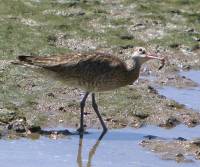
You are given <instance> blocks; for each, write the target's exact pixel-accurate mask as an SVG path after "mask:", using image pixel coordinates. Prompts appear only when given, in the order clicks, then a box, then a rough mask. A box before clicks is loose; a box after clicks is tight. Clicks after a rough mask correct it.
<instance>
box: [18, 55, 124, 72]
mask: <svg viewBox="0 0 200 167" xmlns="http://www.w3.org/2000/svg"><path fill="white" fill-rule="evenodd" d="M18 59H19V60H20V61H21V62H25V63H27V64H31V65H36V66H40V67H47V68H51V67H55V66H62V65H65V66H66V65H69V66H71V65H76V64H78V63H80V62H88V63H90V62H91V63H92V62H99V63H101V62H107V63H109V64H110V65H111V66H124V63H123V62H122V60H121V59H119V58H118V57H115V56H112V55H110V54H105V53H97V52H93V53H76V54H75V53H74V54H66V55H52V56H46V57H41V56H37V57H36V56H18Z"/></svg>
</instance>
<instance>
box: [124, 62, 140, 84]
mask: <svg viewBox="0 0 200 167" xmlns="http://www.w3.org/2000/svg"><path fill="white" fill-rule="evenodd" d="M126 67H127V74H128V78H129V80H130V84H132V83H133V82H134V81H135V80H137V79H138V77H139V73H140V67H141V64H140V62H139V60H138V59H130V60H127V61H126Z"/></svg>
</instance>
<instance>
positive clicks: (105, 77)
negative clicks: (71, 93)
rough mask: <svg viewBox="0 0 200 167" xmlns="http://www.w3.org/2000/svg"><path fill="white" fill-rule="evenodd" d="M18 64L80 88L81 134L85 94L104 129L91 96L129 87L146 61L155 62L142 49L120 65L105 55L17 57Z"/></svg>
mask: <svg viewBox="0 0 200 167" xmlns="http://www.w3.org/2000/svg"><path fill="white" fill-rule="evenodd" d="M18 59H19V60H20V61H21V62H24V63H28V64H31V65H35V66H39V67H42V68H44V69H46V70H48V71H49V72H50V73H54V76H56V77H57V78H56V79H60V80H62V81H65V82H66V83H67V84H69V85H72V86H75V87H80V88H82V89H83V90H85V91H86V92H87V93H86V95H85V97H84V98H83V100H82V102H81V122H80V124H81V127H80V130H81V131H83V108H84V105H85V101H86V98H87V96H88V94H89V92H92V101H93V108H94V110H95V112H96V113H97V116H98V117H99V119H100V121H101V124H102V126H103V128H104V130H106V126H105V124H104V122H103V120H102V118H101V116H100V114H99V111H98V107H97V105H96V102H95V95H94V93H95V92H99V91H107V90H112V89H116V88H119V87H123V86H126V85H128V84H132V83H133V82H134V81H135V80H136V79H137V78H138V77H139V71H140V67H141V65H142V64H143V63H144V62H146V61H147V60H149V59H159V60H162V61H163V59H162V58H159V57H156V56H154V55H148V54H147V53H146V50H145V49H144V48H136V49H135V50H134V53H133V55H132V58H131V59H129V60H127V61H125V62H124V61H122V60H121V59H119V58H118V57H116V56H113V55H110V54H105V53H98V52H93V53H74V54H66V55H58V56H57V55H53V56H49V57H34V56H19V57H18Z"/></svg>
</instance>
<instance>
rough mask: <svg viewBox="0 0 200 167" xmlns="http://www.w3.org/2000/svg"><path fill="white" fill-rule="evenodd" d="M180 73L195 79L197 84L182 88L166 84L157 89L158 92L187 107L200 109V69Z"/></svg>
mask: <svg viewBox="0 0 200 167" xmlns="http://www.w3.org/2000/svg"><path fill="white" fill-rule="evenodd" d="M180 75H182V76H185V77H187V78H189V79H191V80H193V81H195V82H196V83H198V84H199V86H198V87H192V88H183V89H182V88H180V89H178V88H175V87H168V86H166V87H164V88H162V89H158V92H159V93H160V94H162V95H164V96H166V97H167V98H170V99H173V100H175V101H177V102H179V103H181V104H184V105H185V106H186V107H188V108H192V109H194V110H196V111H200V71H187V72H181V73H180Z"/></svg>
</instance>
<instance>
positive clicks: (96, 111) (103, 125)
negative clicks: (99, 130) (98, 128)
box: [92, 93, 107, 132]
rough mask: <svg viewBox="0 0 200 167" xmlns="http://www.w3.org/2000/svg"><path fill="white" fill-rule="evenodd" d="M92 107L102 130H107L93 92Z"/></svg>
mask: <svg viewBox="0 0 200 167" xmlns="http://www.w3.org/2000/svg"><path fill="white" fill-rule="evenodd" d="M92 107H93V109H94V111H95V113H96V114H97V116H98V118H99V120H100V122H101V125H102V127H103V131H104V132H106V131H107V127H106V125H105V123H104V121H103V119H102V117H101V115H100V113H99V110H98V106H97V103H96V101H95V94H94V93H92Z"/></svg>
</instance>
